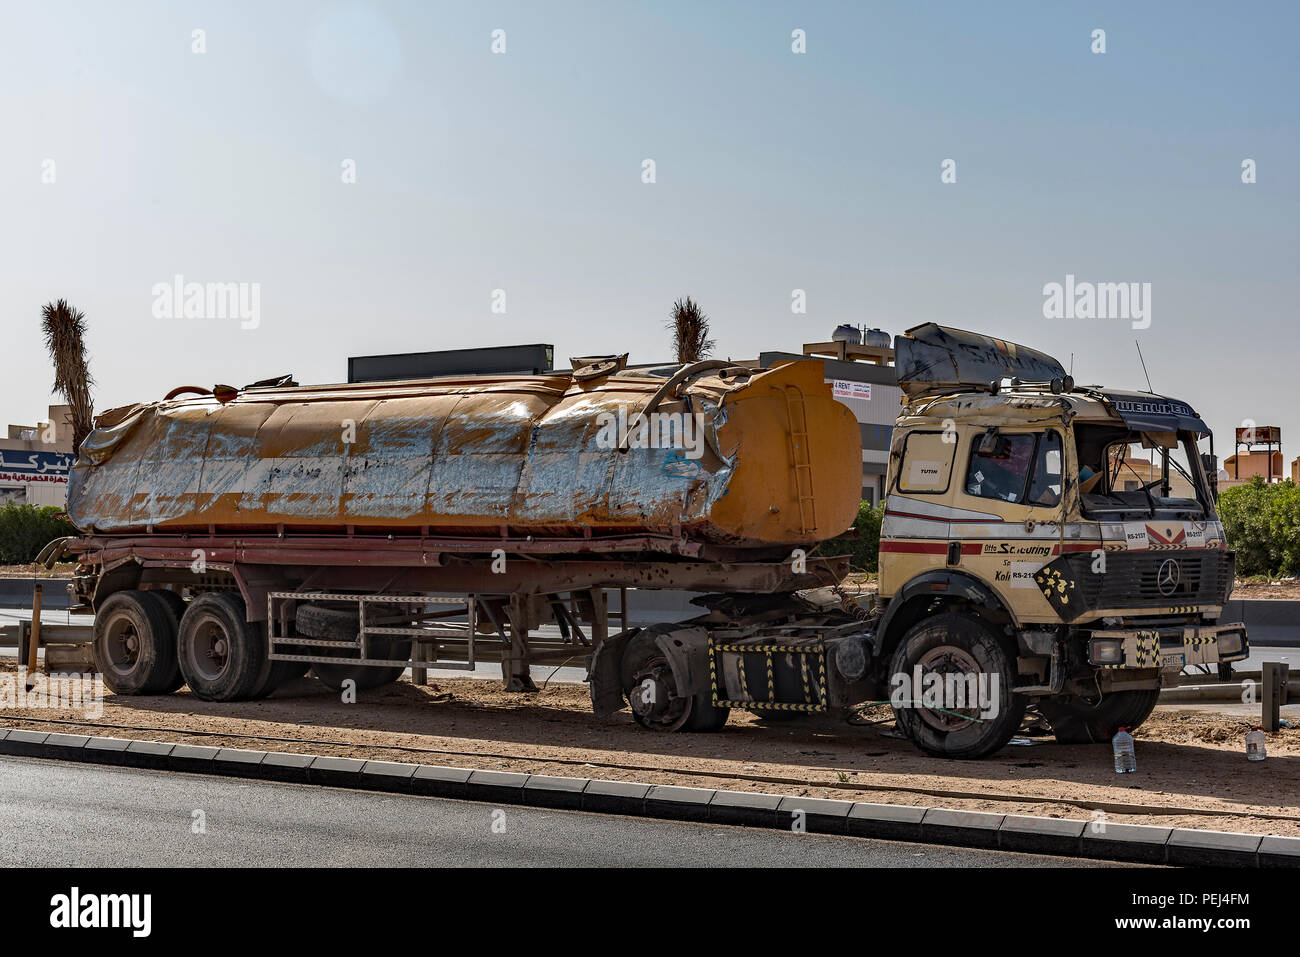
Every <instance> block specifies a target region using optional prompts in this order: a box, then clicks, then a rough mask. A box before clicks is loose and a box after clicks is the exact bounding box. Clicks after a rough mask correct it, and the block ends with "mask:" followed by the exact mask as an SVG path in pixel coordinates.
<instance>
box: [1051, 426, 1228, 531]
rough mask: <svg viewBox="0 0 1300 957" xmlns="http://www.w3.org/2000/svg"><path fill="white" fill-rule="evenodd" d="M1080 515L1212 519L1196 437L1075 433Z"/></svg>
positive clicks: (1103, 430) (1105, 429) (1116, 429)
mask: <svg viewBox="0 0 1300 957" xmlns="http://www.w3.org/2000/svg"><path fill="white" fill-rule="evenodd" d="M1074 431H1075V449H1076V451H1077V454H1078V461H1079V488H1080V492H1081V498H1082V502H1083V511H1084V514H1085V515H1088V516H1092V517H1103V516H1109V517H1120V518H1131V517H1138V516H1146V517H1148V518H1155V517H1157V516H1158V517H1162V518H1180V517H1192V518H1202V519H1204V518H1207V517H1208V516H1210V515H1212V514H1213V505H1212V503H1211V498H1210V496H1209V494H1208V491H1207V487H1206V482H1205V473H1204V471H1203V469H1202V467H1201V457H1200V456H1201V452H1200V450H1199V448H1198V447H1197V436H1195V435H1193V434H1192V433H1191V432H1179V433H1173V432H1137V431H1134V430H1132V429H1127V428H1124V427H1122V426H1103V425H1080V426H1077V427H1076V428H1075V430H1074Z"/></svg>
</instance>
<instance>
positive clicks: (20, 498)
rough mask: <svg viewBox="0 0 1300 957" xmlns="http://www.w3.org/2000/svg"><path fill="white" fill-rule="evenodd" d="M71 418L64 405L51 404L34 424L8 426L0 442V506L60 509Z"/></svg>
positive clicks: (65, 483)
mask: <svg viewBox="0 0 1300 957" xmlns="http://www.w3.org/2000/svg"><path fill="white" fill-rule="evenodd" d="M72 458H73V455H72V415H71V410H70V409H69V407H68V406H66V405H52V406H50V407H49V415H48V417H47V418H46V419H45V420H44V421H43V422H38V423H36V424H35V425H11V426H9V434H8V437H6V438H3V439H0V505H3V504H4V503H6V502H17V503H19V504H28V505H58V506H63V505H64V504H65V503H66V502H67V499H68V469H69V468H70V467H71V465H72Z"/></svg>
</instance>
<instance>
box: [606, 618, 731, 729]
mask: <svg viewBox="0 0 1300 957" xmlns="http://www.w3.org/2000/svg"><path fill="white" fill-rule="evenodd" d="M673 630H674V628H673V626H666V627H653V628H648V629H646V630H645V631H643V632H641V633H640V634H639V635H637V636H636V637H635V638H633V639H632V640H631V641H630V642H628V646H627V648H626V649H625V650H624V652H623V663H622V671H621V678H622V685H623V696H624V697H625V698H626V699H627V703H628V706H629V707H631V709H632V718H633V719H634V720H635V721H636V723H637V724H639V725H641V727H643V728H648V729H650V730H651V731H697V732H711V731H721V730H722V728H723V726H724V725H725V724H726V723H727V718H728V717H729V716H730V714H731V709H730V708H717V707H714V705H713V694H712V692H711V691H708V690H705V691H701V692H699V693H697V694H694V695H691V696H689V697H681V696H678V695H677V693H676V686H675V681H674V678H673V674H672V668H671V667H670V666H669V664H668V659H667V657H666V656H665V655H664V653H663V651H662V649H660V648H659V645H658V644H657V643H656V641H655V638H656V637H657V636H658V635H661V634H667V633H669V632H671V631H673ZM646 682H649V683H650V685H649V687H650V688H652V689H653V690H654V694H653V695H650V696H649V697H650V698H652V699H653V703H651V704H647V695H646V694H644V693H642V690H641V689H643V688H646V687H647V685H646Z"/></svg>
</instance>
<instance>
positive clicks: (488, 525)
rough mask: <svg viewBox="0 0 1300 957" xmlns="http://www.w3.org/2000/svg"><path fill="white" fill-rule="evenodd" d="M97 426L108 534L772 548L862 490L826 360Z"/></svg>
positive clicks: (326, 396)
mask: <svg viewBox="0 0 1300 957" xmlns="http://www.w3.org/2000/svg"><path fill="white" fill-rule="evenodd" d="M713 365H718V364H717V363H714V364H713ZM606 372H612V374H604V373H606ZM221 400H225V401H221ZM646 412H650V413H653V414H651V415H648V416H643V417H638V413H646ZM95 425H96V429H95V431H94V432H92V433H91V435H90V436H89V437H88V438H87V439H86V441H85V442H84V443H83V445H82V447H81V449H80V455H79V458H78V461H77V463H76V465H75V466H74V467H73V469H72V473H71V478H70V487H69V493H68V515H69V517H70V518H71V519H72V521H73V522H74V523H75V524H76V525H77V527H78V528H79V529H81V530H82V531H83V532H86V533H98V534H101V535H102V534H137V533H140V532H145V533H147V532H150V531H153V532H169V533H179V532H188V531H193V532H204V533H207V532H213V531H215V532H228V531H229V532H234V531H238V532H266V533H272V534H275V533H279V532H290V531H292V532H322V531H325V532H332V531H338V532H340V533H343V532H346V531H349V530H351V531H358V532H359V531H367V532H373V531H376V530H380V531H383V530H387V531H392V532H399V533H403V534H407V533H422V534H433V535H442V536H465V537H475V538H477V537H484V536H489V537H505V538H511V537H523V536H535V537H555V538H570V537H574V538H582V537H584V536H591V535H607V534H650V535H672V536H674V537H686V538H691V539H694V540H698V541H703V542H712V543H718V544H725V545H728V546H732V547H740V548H748V547H754V548H758V547H771V546H774V545H778V544H779V545H797V544H806V543H811V542H815V541H820V540H824V539H827V538H830V537H833V536H835V535H838V534H840V533H842V532H843V531H845V529H847V528H848V527H849V525H850V524H851V523H852V521H853V519H854V516H855V514H856V511H857V507H858V502H859V498H860V494H861V439H860V433H859V429H858V425H857V421H856V419H855V418H854V416H853V414H852V413H851V412H850V411H849V409H847V408H846V407H845V406H844V405H842V404H840V403H838V402H836V401H835V400H834V399H833V397H832V396H831V391H830V388H829V387H828V386H827V385H826V383H825V382H824V381H823V379H822V370H821V364H820V363H816V362H791V363H788V364H785V365H782V366H779V367H777V368H774V369H770V370H765V371H755V370H746V369H742V368H740V367H737V366H730V367H727V368H721V369H719V368H714V369H703V368H701V369H699V370H698V371H696V372H695V373H694V374H691V373H690V372H685V373H679V374H678V375H676V376H674V377H671V378H664V377H660V376H654V375H646V374H639V373H634V372H631V371H627V370H623V371H618V365H617V363H614V364H610V365H609V367H608V369H606V370H602V369H601V368H599V367H587V368H580V369H579V370H577V372H575V373H563V374H551V375H542V376H530V377H522V376H509V377H501V376H498V377H492V376H476V377H469V378H460V379H434V380H422V381H409V382H387V383H378V384H377V383H362V384H349V385H328V386H307V387H270V388H250V389H245V390H243V391H241V392H238V393H237V394H234V395H233V396H232V395H231V394H220V393H219V394H218V396H217V397H214V396H210V395H203V396H193V397H186V398H182V399H173V400H170V401H162V402H153V403H149V404H142V405H134V406H128V407H124V408H120V409H114V410H112V411H109V412H106V413H104V414H102V415H101V416H99V417H98V418H97V419H96V422H95Z"/></svg>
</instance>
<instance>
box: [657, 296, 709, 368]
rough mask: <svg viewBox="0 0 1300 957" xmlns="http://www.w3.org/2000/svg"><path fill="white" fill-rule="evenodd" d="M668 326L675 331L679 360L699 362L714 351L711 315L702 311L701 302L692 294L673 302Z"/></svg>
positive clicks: (674, 344)
mask: <svg viewBox="0 0 1300 957" xmlns="http://www.w3.org/2000/svg"><path fill="white" fill-rule="evenodd" d="M668 328H670V329H671V330H672V331H673V349H674V350H675V351H676V354H677V361H678V362H680V363H683V364H686V363H689V362H699V361H700V360H701V359H704V358H707V357H708V355H709V353H710V352H712V351H713V340H712V339H710V338H709V317H708V316H706V315H705V314H704V313H703V312H701V311H700V306H699V304H698V303H697V302H695V300H693V299H692V298H691V297H690V296H687V297H686V298H685V299H678V300H677V301H676V302H674V303H673V314H672V318H671V319H669V320H668Z"/></svg>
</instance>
